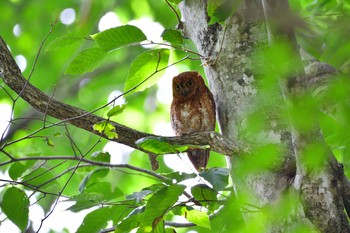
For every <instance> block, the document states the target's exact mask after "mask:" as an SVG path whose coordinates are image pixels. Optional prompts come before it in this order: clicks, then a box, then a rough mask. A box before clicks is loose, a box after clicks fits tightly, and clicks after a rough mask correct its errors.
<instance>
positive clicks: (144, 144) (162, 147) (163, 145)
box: [135, 136, 187, 155]
mask: <svg viewBox="0 0 350 233" xmlns="http://www.w3.org/2000/svg"><path fill="white" fill-rule="evenodd" d="M135 143H136V144H137V145H138V146H139V147H141V148H142V149H144V150H147V151H150V152H152V153H154V154H157V155H160V154H172V153H177V152H178V151H177V150H176V149H175V148H174V147H173V146H172V145H170V143H169V142H167V141H166V139H164V138H162V137H153V136H152V137H145V138H140V139H139V140H137V141H136V142H135ZM186 149H187V147H186Z"/></svg>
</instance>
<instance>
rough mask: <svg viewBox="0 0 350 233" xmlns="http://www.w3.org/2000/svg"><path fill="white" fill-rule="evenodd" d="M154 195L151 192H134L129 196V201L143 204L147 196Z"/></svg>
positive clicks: (127, 197)
mask: <svg viewBox="0 0 350 233" xmlns="http://www.w3.org/2000/svg"><path fill="white" fill-rule="evenodd" d="M151 193H152V191H151V190H141V191H140V192H134V193H133V194H130V195H127V196H126V199H127V200H135V201H136V202H137V203H138V202H141V201H142V200H143V199H144V198H145V197H146V196H148V195H150V194H151Z"/></svg>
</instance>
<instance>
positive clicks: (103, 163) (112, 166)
mask: <svg viewBox="0 0 350 233" xmlns="http://www.w3.org/2000/svg"><path fill="white" fill-rule="evenodd" d="M29 160H35V161H48V160H73V161H80V160H81V161H82V162H84V163H87V164H91V165H94V166H99V167H110V168H126V169H130V170H134V171H137V172H141V173H145V174H147V175H150V176H153V177H155V178H157V179H159V180H161V181H164V182H169V181H171V179H169V178H168V177H165V176H162V175H160V174H158V173H157V172H154V171H150V170H147V169H143V168H139V167H136V166H132V165H129V164H111V163H106V162H99V161H93V160H89V159H85V158H82V157H77V156H30V157H21V158H15V159H14V160H9V161H6V162H2V163H0V167H1V166H4V165H7V164H10V163H13V162H19V161H29Z"/></svg>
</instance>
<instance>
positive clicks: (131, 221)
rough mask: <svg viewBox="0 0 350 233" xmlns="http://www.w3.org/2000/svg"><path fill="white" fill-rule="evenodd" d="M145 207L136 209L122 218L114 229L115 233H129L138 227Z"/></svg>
mask: <svg viewBox="0 0 350 233" xmlns="http://www.w3.org/2000/svg"><path fill="white" fill-rule="evenodd" d="M144 210H145V207H144V206H141V207H137V208H135V209H134V210H133V211H131V212H130V214H129V215H128V216H127V217H126V218H124V219H123V220H122V221H121V222H120V223H119V224H118V225H117V226H116V228H115V231H114V232H115V233H125V232H130V231H131V230H132V229H134V228H136V227H138V226H139V225H140V221H141V219H142V217H143V213H144Z"/></svg>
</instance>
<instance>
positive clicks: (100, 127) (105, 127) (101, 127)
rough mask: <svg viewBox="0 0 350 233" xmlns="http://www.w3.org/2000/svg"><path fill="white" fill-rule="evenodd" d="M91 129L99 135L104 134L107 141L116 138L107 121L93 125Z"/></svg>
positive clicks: (112, 127)
mask: <svg viewBox="0 0 350 233" xmlns="http://www.w3.org/2000/svg"><path fill="white" fill-rule="evenodd" d="M93 129H94V130H96V131H97V132H99V133H104V134H105V135H106V136H107V137H108V138H109V139H113V138H118V134H117V132H115V127H114V126H113V125H112V124H111V123H110V122H108V121H107V120H105V121H101V122H98V123H96V124H94V126H93Z"/></svg>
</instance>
